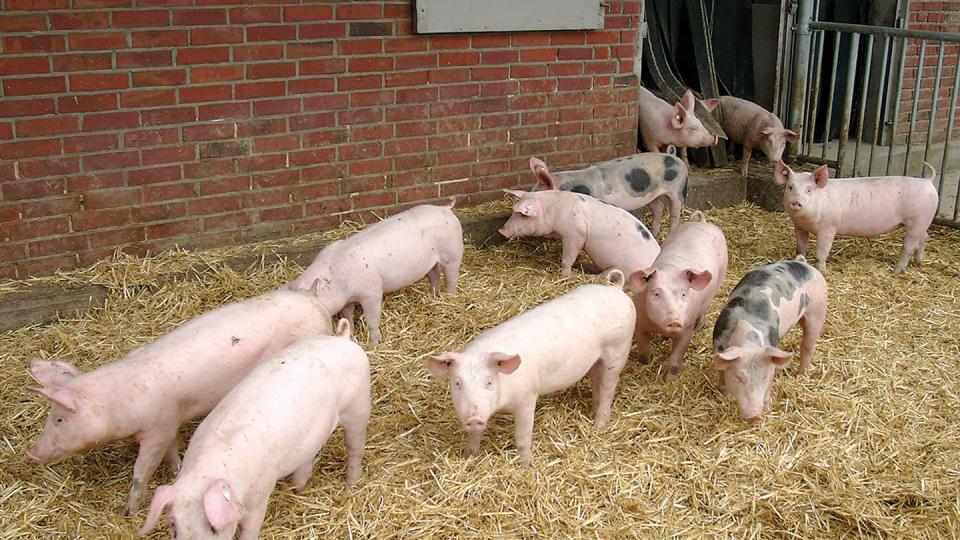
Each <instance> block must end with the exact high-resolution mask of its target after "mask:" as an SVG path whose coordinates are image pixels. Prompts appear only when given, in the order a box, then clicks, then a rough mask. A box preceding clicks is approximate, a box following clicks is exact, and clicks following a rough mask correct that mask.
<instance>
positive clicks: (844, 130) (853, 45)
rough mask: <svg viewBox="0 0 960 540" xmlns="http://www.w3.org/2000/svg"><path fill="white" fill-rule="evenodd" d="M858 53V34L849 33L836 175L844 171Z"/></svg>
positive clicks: (842, 173)
mask: <svg viewBox="0 0 960 540" xmlns="http://www.w3.org/2000/svg"><path fill="white" fill-rule="evenodd" d="M859 54H860V34H856V33H854V34H850V56H849V57H848V58H847V85H846V87H845V88H844V89H843V107H842V108H841V109H840V134H839V137H838V139H839V141H838V143H837V176H847V174H846V173H845V172H844V171H845V167H844V164H843V157H844V154H846V151H847V138H848V137H849V132H850V116H851V114H852V113H853V111H852V110H851V109H853V88H854V86H855V85H856V82H857V56H858V55H859Z"/></svg>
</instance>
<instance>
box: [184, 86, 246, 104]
mask: <svg viewBox="0 0 960 540" xmlns="http://www.w3.org/2000/svg"><path fill="white" fill-rule="evenodd" d="M178 93H179V100H180V103H199V102H208V101H228V100H230V99H231V98H232V96H233V87H232V86H230V85H213V86H184V87H182V88H180V89H178Z"/></svg>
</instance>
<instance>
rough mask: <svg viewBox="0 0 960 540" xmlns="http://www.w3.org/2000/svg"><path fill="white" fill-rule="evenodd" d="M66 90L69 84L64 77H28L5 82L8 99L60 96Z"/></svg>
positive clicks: (5, 93) (4, 88) (5, 92)
mask: <svg viewBox="0 0 960 540" xmlns="http://www.w3.org/2000/svg"><path fill="white" fill-rule="evenodd" d="M66 90H67V84H66V80H65V78H64V77H63V76H55V77H26V78H21V79H5V80H4V81H3V92H4V95H5V96H7V97H14V96H31V95H38V94H60V93H63V92H66Z"/></svg>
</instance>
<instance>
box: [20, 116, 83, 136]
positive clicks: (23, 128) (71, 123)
mask: <svg viewBox="0 0 960 540" xmlns="http://www.w3.org/2000/svg"><path fill="white" fill-rule="evenodd" d="M79 130H80V122H79V121H78V119H77V117H76V116H55V117H53V118H37V119H33V120H20V121H19V122H17V138H24V137H42V136H44V135H58V134H63V133H75V132H77V131H79Z"/></svg>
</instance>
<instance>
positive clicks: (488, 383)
mask: <svg viewBox="0 0 960 540" xmlns="http://www.w3.org/2000/svg"><path fill="white" fill-rule="evenodd" d="M484 386H486V388H487V390H489V389H491V388H493V381H489V380H488V381H487V382H486V384H484Z"/></svg>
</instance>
